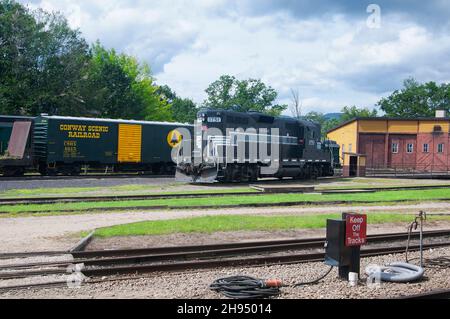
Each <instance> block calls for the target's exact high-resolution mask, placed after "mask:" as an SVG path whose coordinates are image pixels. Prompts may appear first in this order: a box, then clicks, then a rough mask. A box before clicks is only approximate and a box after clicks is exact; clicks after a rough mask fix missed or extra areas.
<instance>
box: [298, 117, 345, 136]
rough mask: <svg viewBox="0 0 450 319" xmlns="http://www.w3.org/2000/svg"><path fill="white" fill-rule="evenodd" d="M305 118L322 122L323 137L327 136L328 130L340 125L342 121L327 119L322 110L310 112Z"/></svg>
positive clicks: (318, 122)
mask: <svg viewBox="0 0 450 319" xmlns="http://www.w3.org/2000/svg"><path fill="white" fill-rule="evenodd" d="M303 119H304V120H306V121H310V122H314V123H317V124H320V126H321V127H322V137H323V138H325V137H326V135H327V132H328V131H329V130H331V129H332V128H333V127H336V126H338V125H339V124H340V123H342V120H341V119H327V118H326V117H325V115H324V114H323V113H320V112H314V111H312V112H309V113H307V114H306V115H305V116H304V117H303Z"/></svg>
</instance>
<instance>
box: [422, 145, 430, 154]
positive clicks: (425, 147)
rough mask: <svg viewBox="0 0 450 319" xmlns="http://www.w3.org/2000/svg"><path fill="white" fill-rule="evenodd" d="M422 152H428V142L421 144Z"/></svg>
mask: <svg viewBox="0 0 450 319" xmlns="http://www.w3.org/2000/svg"><path fill="white" fill-rule="evenodd" d="M423 152H424V153H429V152H430V144H423Z"/></svg>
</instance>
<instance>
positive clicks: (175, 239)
mask: <svg viewBox="0 0 450 319" xmlns="http://www.w3.org/2000/svg"><path fill="white" fill-rule="evenodd" d="M439 229H450V222H429V223H427V225H426V230H439ZM403 231H404V232H406V231H407V225H406V224H405V223H391V224H383V225H370V230H369V234H370V235H373V234H383V233H391V232H392V233H396V232H403ZM325 236H326V230H325V229H301V230H283V231H237V232H218V233H214V234H171V235H164V236H132V237H114V238H96V239H94V240H93V241H92V242H91V243H90V244H89V246H88V247H87V249H86V250H94V251H98V250H108V249H136V248H148V247H161V246H163V247H168V246H181V245H209V244H219V243H235V242H243V241H268V240H278V239H302V238H314V237H318V238H321V237H325Z"/></svg>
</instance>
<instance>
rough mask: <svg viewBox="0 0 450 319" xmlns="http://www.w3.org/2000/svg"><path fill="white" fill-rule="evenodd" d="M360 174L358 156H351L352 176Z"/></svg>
mask: <svg viewBox="0 0 450 319" xmlns="http://www.w3.org/2000/svg"><path fill="white" fill-rule="evenodd" d="M356 176H358V157H357V156H350V177H356Z"/></svg>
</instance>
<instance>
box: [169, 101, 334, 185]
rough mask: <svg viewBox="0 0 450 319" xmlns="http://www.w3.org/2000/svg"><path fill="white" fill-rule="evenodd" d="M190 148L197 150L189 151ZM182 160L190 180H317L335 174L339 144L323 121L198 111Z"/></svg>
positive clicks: (183, 174) (180, 172)
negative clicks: (325, 133) (326, 135)
mask: <svg viewBox="0 0 450 319" xmlns="http://www.w3.org/2000/svg"><path fill="white" fill-rule="evenodd" d="M187 147H189V148H190V149H191V154H188V155H186V154H184V153H186V151H185V149H186V148H187ZM187 153H189V152H187ZM177 162H178V165H177V174H176V176H177V180H179V181H185V182H204V183H211V182H217V181H218V182H247V181H250V182H251V181H256V180H257V179H258V178H262V177H276V178H279V179H282V178H285V177H291V178H295V179H315V178H317V177H322V176H333V175H334V168H335V167H337V166H338V165H339V146H338V145H337V144H336V143H335V142H333V141H322V140H321V127H320V125H318V124H315V123H312V122H308V121H301V120H296V119H293V118H290V117H273V116H268V115H264V114H260V113H237V112H232V111H215V110H207V111H201V112H200V113H199V114H198V120H197V128H196V129H195V136H194V138H193V139H192V142H191V145H190V146H189V145H186V146H184V147H183V152H180V155H179V158H178V159H177Z"/></svg>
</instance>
